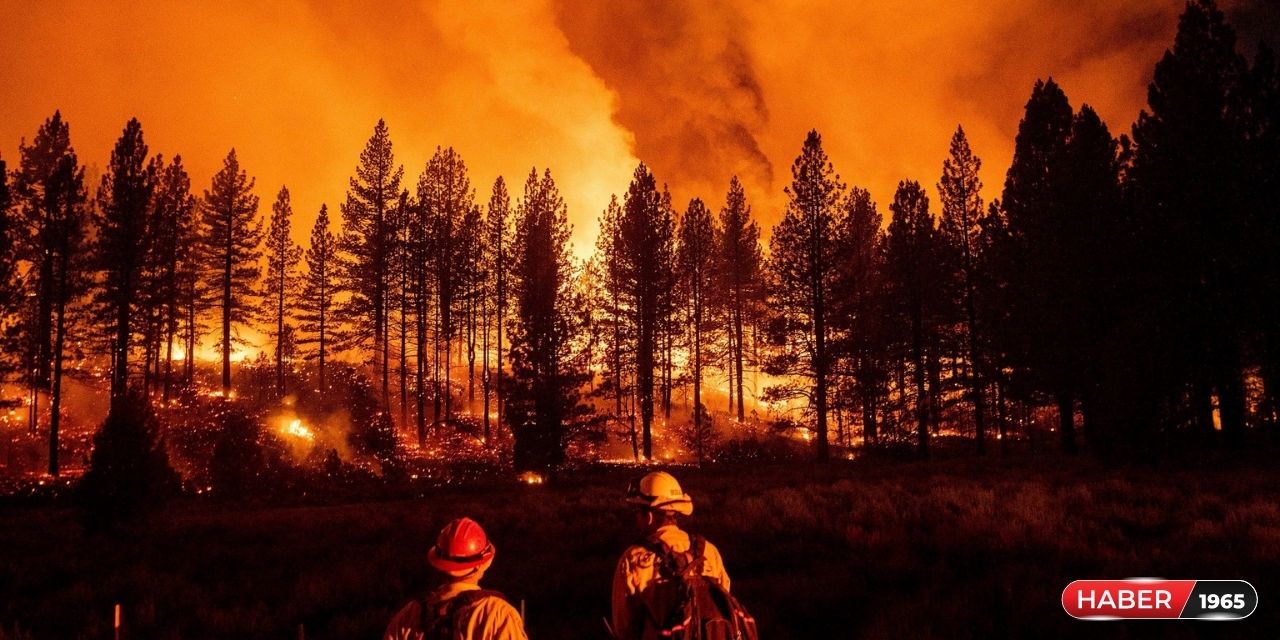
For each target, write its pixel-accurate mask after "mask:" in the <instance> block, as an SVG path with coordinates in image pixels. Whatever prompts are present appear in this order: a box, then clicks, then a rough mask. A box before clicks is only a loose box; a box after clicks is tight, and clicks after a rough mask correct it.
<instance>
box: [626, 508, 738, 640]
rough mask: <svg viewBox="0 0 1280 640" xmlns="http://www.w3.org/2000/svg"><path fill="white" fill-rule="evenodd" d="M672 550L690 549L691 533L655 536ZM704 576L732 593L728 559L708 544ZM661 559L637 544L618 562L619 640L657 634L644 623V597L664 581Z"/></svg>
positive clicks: (668, 529)
mask: <svg viewBox="0 0 1280 640" xmlns="http://www.w3.org/2000/svg"><path fill="white" fill-rule="evenodd" d="M652 537H654V538H657V539H658V540H661V541H662V542H665V543H666V544H667V545H668V546H670V547H671V550H672V551H674V552H676V553H682V552H684V551H688V550H689V546H690V542H689V534H687V533H685V532H684V531H681V530H680V528H679V527H676V526H675V525H666V526H663V527H659V528H658V530H657V531H656V532H654V534H653V536H652ZM703 558H704V561H703V564H702V575H704V576H707V577H708V578H710V579H712V580H715V581H716V582H718V583H720V586H721V587H724V590H725V591H728V590H729V574H728V573H726V572H725V570H724V560H723V559H722V558H721V557H720V550H719V549H716V547H715V545H713V544H711V543H710V542H708V543H707V544H706V549H705V551H704V552H703ZM657 559H658V556H657V555H656V554H654V553H653V552H652V551H650V550H648V549H646V548H644V547H643V546H641V545H633V546H631V547H629V548H628V549H627V550H626V551H624V552H623V554H622V559H620V560H618V568H617V570H616V571H614V573H613V633H614V636H615V637H617V638H619V640H650V639H651V638H656V637H657V633H656V632H655V631H654V630H653V629H652V628H649V629H646V628H645V624H644V604H643V602H642V601H641V600H640V594H641V593H643V592H644V590H645V587H647V586H649V583H651V582H653V581H654V580H661V579H663V578H662V577H661V576H659V575H658V572H657V567H656V566H655V563H656V562H657Z"/></svg>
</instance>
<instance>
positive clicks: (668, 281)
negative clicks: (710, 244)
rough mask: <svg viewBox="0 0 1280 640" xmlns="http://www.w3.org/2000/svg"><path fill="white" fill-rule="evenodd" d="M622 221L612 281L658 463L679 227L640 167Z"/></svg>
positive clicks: (645, 439)
mask: <svg viewBox="0 0 1280 640" xmlns="http://www.w3.org/2000/svg"><path fill="white" fill-rule="evenodd" d="M621 214H622V215H621V216H620V217H619V218H618V233H617V237H616V243H615V245H614V251H615V252H616V254H617V255H616V256H615V257H614V259H613V260H611V261H610V262H611V269H613V270H614V271H613V272H612V273H611V274H610V277H614V278H616V279H617V282H618V283H619V285H620V286H619V289H620V291H621V292H622V298H623V300H624V301H625V302H624V304H625V307H623V308H625V309H626V312H627V325H628V327H629V329H630V331H629V332H628V333H629V334H630V337H631V338H632V340H633V341H634V343H633V346H634V350H635V354H636V355H635V362H636V365H635V367H636V374H635V375H636V393H637V399H638V402H639V404H640V424H641V449H642V453H643V455H644V458H645V459H646V460H651V459H653V404H654V397H653V393H654V379H653V375H654V370H655V369H656V368H657V365H658V362H657V359H656V356H657V350H658V348H659V346H660V342H659V340H660V338H661V332H662V331H663V329H664V328H665V327H663V326H662V322H663V321H664V320H665V319H666V318H667V317H668V316H669V315H670V309H671V307H672V295H671V288H672V284H673V283H674V279H675V274H674V272H673V271H672V264H673V262H674V257H675V221H674V220H673V219H672V216H671V211H670V208H669V207H667V206H664V204H663V198H662V195H661V194H660V193H659V192H658V185H657V181H656V180H655V179H654V177H653V174H652V173H651V172H650V171H649V167H647V166H645V165H644V163H641V164H640V165H639V166H638V167H636V170H635V172H634V174H633V175H632V179H631V184H630V186H629V187H628V188H627V195H626V198H625V199H624V200H623V205H622V211H621Z"/></svg>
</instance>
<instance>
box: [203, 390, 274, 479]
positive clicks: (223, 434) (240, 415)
mask: <svg viewBox="0 0 1280 640" xmlns="http://www.w3.org/2000/svg"><path fill="white" fill-rule="evenodd" d="M221 422H222V424H221V430H220V432H219V434H218V439H217V442H215V443H214V445H213V456H212V457H211V458H210V460H209V479H210V481H211V482H212V483H213V489H214V495H215V496H219V497H223V498H229V499H240V498H245V497H249V496H252V495H265V494H270V493H272V492H274V491H276V490H277V489H279V488H280V487H279V485H280V483H281V480H282V474H283V471H284V467H285V463H284V451H283V449H282V447H281V446H280V443H279V442H278V441H277V440H276V439H275V438H274V437H273V436H271V435H270V434H269V433H267V432H266V430H265V429H264V428H263V426H262V422H261V421H259V420H258V419H257V418H256V417H255V416H253V415H252V414H250V413H249V412H247V411H245V410H244V409H241V408H239V407H229V408H228V409H227V410H226V411H225V412H224V413H223V414H222V419H221Z"/></svg>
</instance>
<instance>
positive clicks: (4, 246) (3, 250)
mask: <svg viewBox="0 0 1280 640" xmlns="http://www.w3.org/2000/svg"><path fill="white" fill-rule="evenodd" d="M12 203H13V198H12V196H11V194H10V190H9V172H8V169H7V167H6V166H5V161H4V159H3V158H0V380H3V381H8V380H9V376H10V375H12V374H13V372H14V371H16V370H17V368H18V358H17V355H18V354H19V353H20V351H21V349H20V348H18V347H19V345H17V344H15V342H16V334H17V328H18V319H19V318H20V317H21V316H20V314H19V312H20V305H21V301H22V284H23V283H22V273H21V270H20V269H19V268H18V241H19V235H18V233H19V231H18V226H17V224H15V223H16V220H15V219H14V211H12Z"/></svg>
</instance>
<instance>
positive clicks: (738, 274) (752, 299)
mask: <svg viewBox="0 0 1280 640" xmlns="http://www.w3.org/2000/svg"><path fill="white" fill-rule="evenodd" d="M717 230H718V233H719V237H718V239H717V241H716V250H717V251H718V252H719V255H718V260H717V264H716V271H717V275H718V287H719V289H720V296H721V297H722V299H723V301H724V310H725V315H726V317H727V319H728V332H727V335H728V344H729V366H728V367H727V368H728V370H729V399H730V409H731V410H732V409H733V398H734V396H735V394H736V397H737V399H738V400H737V412H738V413H737V416H738V422H742V421H744V420H745V419H746V401H745V399H746V396H745V395H744V394H745V384H744V383H743V362H744V360H745V359H746V353H747V351H746V346H745V345H746V342H747V331H746V329H747V328H748V323H749V322H751V321H752V317H751V316H752V314H753V312H754V311H755V310H756V309H757V307H758V302H759V300H760V298H761V296H762V294H763V291H762V287H761V278H762V273H761V268H762V266H763V264H764V258H763V257H762V255H761V251H760V227H759V226H757V225H756V221H755V220H754V219H753V218H752V217H751V205H749V204H748V203H747V194H746V192H745V191H744V190H743V188H742V183H741V182H740V181H739V180H738V177H737V176H734V177H733V178H732V179H731V180H730V181H729V193H728V195H727V196H726V198H725V204H724V208H723V209H721V210H720V224H719V225H718V229H717Z"/></svg>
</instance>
